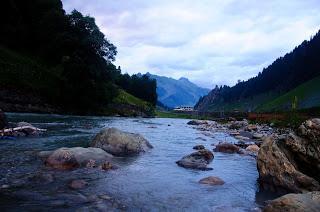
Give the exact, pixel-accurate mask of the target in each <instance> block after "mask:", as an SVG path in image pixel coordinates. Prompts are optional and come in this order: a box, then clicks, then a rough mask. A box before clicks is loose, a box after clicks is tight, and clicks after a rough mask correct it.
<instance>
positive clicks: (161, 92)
mask: <svg viewBox="0 0 320 212" xmlns="http://www.w3.org/2000/svg"><path fill="white" fill-rule="evenodd" d="M146 75H148V76H149V77H150V78H151V79H155V80H156V81H157V94H158V101H160V102H161V103H163V104H164V105H166V106H168V107H171V108H174V107H177V106H194V105H195V104H196V102H197V101H198V100H199V98H200V97H202V96H204V95H207V94H208V92H209V91H210V89H207V88H202V87H200V86H198V85H196V84H195V83H193V82H191V81H190V80H189V79H188V78H186V77H180V78H179V79H178V80H177V79H173V78H171V77H166V76H159V75H154V74H151V73H149V72H148V73H147V74H146Z"/></svg>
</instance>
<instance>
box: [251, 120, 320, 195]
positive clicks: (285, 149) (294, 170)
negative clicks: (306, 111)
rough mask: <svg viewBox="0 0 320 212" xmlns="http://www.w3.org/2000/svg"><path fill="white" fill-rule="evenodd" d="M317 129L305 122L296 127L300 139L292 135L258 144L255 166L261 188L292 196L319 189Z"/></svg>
mask: <svg viewBox="0 0 320 212" xmlns="http://www.w3.org/2000/svg"><path fill="white" fill-rule="evenodd" d="M319 123H320V122H319ZM318 126H319V124H318V122H316V121H314V119H313V120H308V121H306V122H305V123H304V124H303V125H302V126H301V127H300V128H299V132H298V134H299V135H300V136H301V137H299V136H297V135H295V134H292V133H291V134H289V135H287V136H285V137H283V138H268V139H267V140H266V141H265V142H264V143H263V144H262V145H261V147H260V150H259V154H258V157H257V166H258V171H259V179H260V184H261V185H262V187H264V188H265V189H270V190H278V191H289V192H295V193H300V192H307V191H316V190H320V184H319V182H320V165H319V164H320V137H319V136H318V135H319V134H318V133H319V128H318Z"/></svg>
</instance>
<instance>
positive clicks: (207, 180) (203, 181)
mask: <svg viewBox="0 0 320 212" xmlns="http://www.w3.org/2000/svg"><path fill="white" fill-rule="evenodd" d="M199 183H201V184H208V185H223V184H224V183H225V182H224V181H223V180H221V179H220V178H219V177H213V176H211V177H206V178H203V179H201V180H200V181H199Z"/></svg>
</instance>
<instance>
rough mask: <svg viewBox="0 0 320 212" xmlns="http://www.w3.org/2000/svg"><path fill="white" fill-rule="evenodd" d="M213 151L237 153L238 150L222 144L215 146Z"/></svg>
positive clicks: (234, 146)
mask: <svg viewBox="0 0 320 212" xmlns="http://www.w3.org/2000/svg"><path fill="white" fill-rule="evenodd" d="M214 151H215V152H223V153H239V151H240V148H239V147H238V146H236V145H234V144H230V143H226V142H223V143H219V144H218V145H216V148H215V149H214Z"/></svg>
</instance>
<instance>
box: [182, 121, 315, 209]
mask: <svg viewBox="0 0 320 212" xmlns="http://www.w3.org/2000/svg"><path fill="white" fill-rule="evenodd" d="M188 124H189V125H192V126H194V128H196V129H198V130H200V131H204V132H206V133H205V134H208V133H213V132H217V131H220V132H224V133H227V134H229V135H232V136H234V138H235V139H236V141H234V142H226V141H221V142H219V143H218V144H217V145H215V149H214V151H216V152H223V153H229V154H242V155H251V156H253V157H255V158H257V168H258V171H259V186H260V188H261V189H262V190H270V191H272V192H275V193H277V194H279V195H280V194H287V193H291V192H293V194H288V195H285V196H283V197H280V198H278V199H275V200H273V201H270V202H269V204H268V205H267V206H266V207H265V208H264V209H263V210H264V211H319V208H320V196H319V190H320V184H319V183H320V174H319V173H320V169H319V167H320V119H316V118H315V119H310V120H307V121H305V122H304V123H302V124H301V126H300V127H299V128H298V129H297V130H296V131H293V130H291V129H281V130H280V129H275V128H272V127H271V126H268V125H259V124H255V125H253V124H249V123H248V121H247V120H245V119H244V120H242V121H230V122H228V123H225V124H219V123H217V122H213V121H201V120H193V121H190V122H188ZM308 192H309V193H308ZM295 193H296V194H295Z"/></svg>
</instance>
